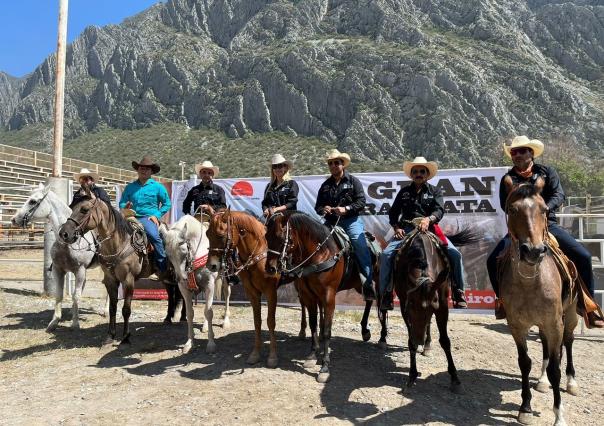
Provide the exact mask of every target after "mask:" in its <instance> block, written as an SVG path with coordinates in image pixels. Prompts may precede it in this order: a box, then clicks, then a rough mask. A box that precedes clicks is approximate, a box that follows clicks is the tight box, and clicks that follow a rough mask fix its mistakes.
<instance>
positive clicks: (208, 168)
mask: <svg viewBox="0 0 604 426" xmlns="http://www.w3.org/2000/svg"><path fill="white" fill-rule="evenodd" d="M219 171H220V169H219V168H218V167H217V166H214V165H213V164H212V162H211V161H204V162H203V163H200V164H195V172H196V173H197V176H199V177H200V178H201V183H200V184H199V185H197V186H194V187H193V188H191V189H190V190H189V192H188V193H187V197H186V198H185V201H183V203H182V211H183V212H184V213H185V214H191V204H193V212H194V214H197V213H203V212H204V211H206V210H209V209H208V207H211V208H212V210H217V209H225V208H226V198H225V195H224V189H222V188H221V187H220V186H218V185H216V184H215V183H214V182H213V179H214V178H215V177H218V172H219ZM198 209H199V210H200V211H199V212H198Z"/></svg>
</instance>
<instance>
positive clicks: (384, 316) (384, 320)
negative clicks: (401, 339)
mask: <svg viewBox="0 0 604 426" xmlns="http://www.w3.org/2000/svg"><path fill="white" fill-rule="evenodd" d="M378 318H379V320H380V325H381V326H382V329H381V330H380V340H379V341H378V346H379V348H380V349H386V348H387V347H388V343H387V341H386V337H388V311H385V310H384V311H378Z"/></svg>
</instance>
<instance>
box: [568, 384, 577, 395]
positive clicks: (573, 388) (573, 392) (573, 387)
mask: <svg viewBox="0 0 604 426" xmlns="http://www.w3.org/2000/svg"><path fill="white" fill-rule="evenodd" d="M566 392H567V393H569V394H571V395H572V396H577V395H579V386H578V385H577V384H576V383H575V384H574V385H570V384H569V385H566Z"/></svg>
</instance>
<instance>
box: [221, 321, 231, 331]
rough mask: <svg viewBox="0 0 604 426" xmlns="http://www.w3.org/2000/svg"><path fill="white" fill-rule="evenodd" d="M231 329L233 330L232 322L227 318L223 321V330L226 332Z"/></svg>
mask: <svg viewBox="0 0 604 426" xmlns="http://www.w3.org/2000/svg"><path fill="white" fill-rule="evenodd" d="M229 328H231V320H230V319H228V318H225V319H224V320H223V321H222V329H223V330H226V329H229Z"/></svg>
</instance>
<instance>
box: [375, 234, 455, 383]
mask: <svg viewBox="0 0 604 426" xmlns="http://www.w3.org/2000/svg"><path fill="white" fill-rule="evenodd" d="M407 238H408V240H407V241H406V242H404V243H403V245H402V247H401V250H400V253H399V254H398V255H397V260H396V262H395V264H394V271H393V281H394V290H395V291H396V294H397V295H398V298H399V300H400V308H401V313H402V315H403V319H404V321H405V325H406V326H407V332H408V345H409V353H410V358H411V368H410V369H409V378H408V380H407V387H411V386H413V385H414V384H415V383H416V380H417V378H418V377H419V376H420V373H419V372H418V371H417V362H416V355H417V352H418V348H419V347H420V346H423V353H424V354H427V353H428V351H429V350H430V348H431V341H432V338H431V335H430V322H431V320H432V316H433V315H434V316H435V317H436V325H437V327H438V332H439V334H440V338H439V343H440V345H441V347H442V348H443V350H444V351H445V355H446V357H447V365H448V369H447V370H448V371H449V375H450V376H451V390H452V391H454V392H459V391H461V382H460V381H459V377H458V376H457V369H456V368H455V364H454V362H453V356H452V355H451V341H450V339H449V336H448V334H447V322H448V320H449V305H448V299H449V285H450V271H451V267H450V264H449V260H448V257H447V255H446V252H445V250H444V249H443V248H442V247H440V244H439V242H438V241H437V237H436V236H434V235H433V234H431V233H425V232H419V231H418V230H413V231H412V232H410V233H409V234H408V237H407ZM450 240H451V241H452V242H453V241H455V244H456V245H457V246H459V245H463V241H462V240H461V239H456V238H455V236H451V237H450ZM380 320H381V321H382V337H381V340H380V341H381V342H383V343H385V341H386V320H387V311H383V312H381V313H380Z"/></svg>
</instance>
